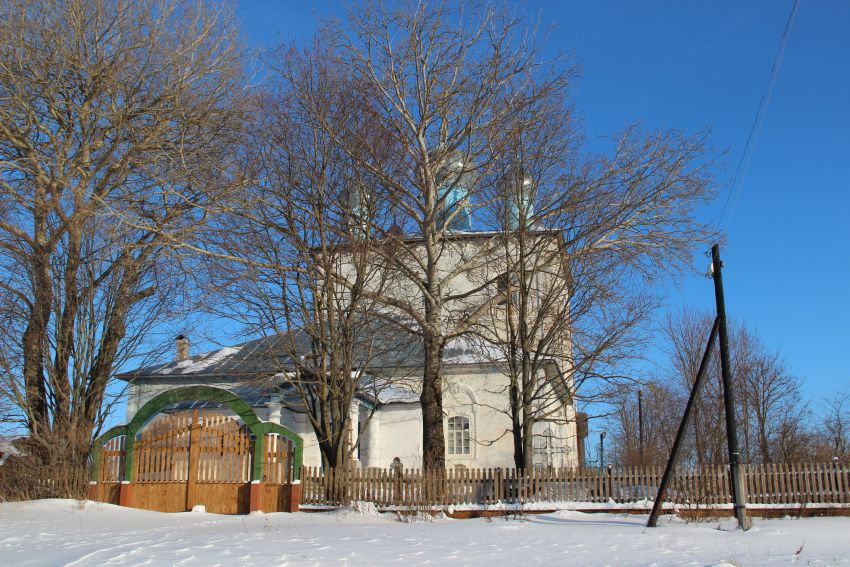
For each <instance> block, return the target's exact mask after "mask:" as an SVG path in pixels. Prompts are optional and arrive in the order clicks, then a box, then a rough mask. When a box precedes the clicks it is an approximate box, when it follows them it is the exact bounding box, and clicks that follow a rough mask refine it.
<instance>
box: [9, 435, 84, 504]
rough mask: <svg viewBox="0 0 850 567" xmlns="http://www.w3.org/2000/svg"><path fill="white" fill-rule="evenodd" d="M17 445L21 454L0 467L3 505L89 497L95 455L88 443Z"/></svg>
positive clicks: (26, 442) (26, 443)
mask: <svg viewBox="0 0 850 567" xmlns="http://www.w3.org/2000/svg"><path fill="white" fill-rule="evenodd" d="M16 446H17V448H18V450H19V451H20V454H19V455H12V456H10V457H9V458H7V459H6V462H5V463H4V464H3V465H2V466H0V502H8V501H18V500H35V499H39V498H76V499H82V498H85V497H86V491H87V488H88V480H89V465H88V457H89V454H90V452H91V447H90V446H89V445H88V444H87V443H79V444H75V443H69V442H67V441H64V442H61V441H60V442H58V443H53V444H41V443H35V442H32V441H29V440H26V439H24V440H21V441H19V442H18V443H16Z"/></svg>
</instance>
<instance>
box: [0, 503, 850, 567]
mask: <svg viewBox="0 0 850 567" xmlns="http://www.w3.org/2000/svg"><path fill="white" fill-rule="evenodd" d="M645 522H646V516H627V515H618V514H611V513H599V514H583V513H580V512H569V511H564V512H557V513H554V514H547V515H539V516H531V515H530V516H527V517H525V518H519V519H517V518H512V519H507V520H506V519H503V518H492V519H490V520H487V519H475V520H451V519H438V520H434V521H413V522H400V521H398V520H397V519H396V518H395V516H393V515H391V514H384V515H381V514H378V513H377V512H376V511H375V510H374V509H372V508H370V507H369V506H368V505H364V506H362V508H361V509H359V510H358V509H349V510H341V511H336V512H331V513H304V512H302V513H299V514H252V515H250V516H220V515H215V514H206V513H198V512H187V513H184V514H160V513H157V512H148V511H144V510H134V509H130V508H120V507H117V506H112V505H109V504H100V503H95V502H86V503H78V502H76V501H72V500H41V501H36V502H24V503H2V504H0V565H9V566H18V565H304V566H307V565H334V566H337V565H340V566H341V565H388V564H402V565H405V566H412V565H424V564H431V565H446V564H450V565H513V566H515V567H519V566H520V565H523V566H524V565H553V566H560V565H617V566H620V565H698V566H703V565H728V564H732V565H739V566H743V565H850V518H804V519H791V518H788V519H782V520H759V519H756V520H755V525H754V527H753V529H752V530H750V531H749V532H747V533H742V532H740V531H736V530H734V522H733V521H731V520H723V521H720V522H718V521H714V522H706V523H685V522H682V521H680V520H674V519H672V520H671V518H670V517H669V516H666V517H664V518H662V521H661V522H660V524H659V525H660V527H659V528H656V529H647V528H645V527H644V523H645Z"/></svg>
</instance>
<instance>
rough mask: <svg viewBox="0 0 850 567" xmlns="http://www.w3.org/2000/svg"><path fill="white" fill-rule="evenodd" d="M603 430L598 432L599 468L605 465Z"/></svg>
mask: <svg viewBox="0 0 850 567" xmlns="http://www.w3.org/2000/svg"><path fill="white" fill-rule="evenodd" d="M605 433H606V432H605V431H603V432H602V433H600V434H599V468H600V469H601V468H604V467H605Z"/></svg>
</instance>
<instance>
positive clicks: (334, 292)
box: [200, 44, 387, 468]
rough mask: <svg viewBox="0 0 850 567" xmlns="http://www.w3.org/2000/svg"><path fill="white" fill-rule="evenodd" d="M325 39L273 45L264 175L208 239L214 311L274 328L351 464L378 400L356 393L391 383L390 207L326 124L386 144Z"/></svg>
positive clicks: (267, 330) (290, 376)
mask: <svg viewBox="0 0 850 567" xmlns="http://www.w3.org/2000/svg"><path fill="white" fill-rule="evenodd" d="M314 47H315V50H313V51H310V50H308V51H306V52H300V51H297V50H295V49H287V48H282V49H280V50H279V51H277V52H276V53H273V54H272V57H271V58H270V67H271V69H272V73H271V77H270V79H269V84H268V85H267V89H266V92H265V94H264V96H263V97H262V100H261V104H260V105H259V106H258V108H257V117H258V122H257V128H256V131H257V132H258V133H259V134H257V135H255V136H253V137H252V142H251V145H250V147H251V152H252V155H253V156H254V158H255V164H256V166H257V167H256V172H255V175H254V177H255V183H254V184H252V186H251V187H250V188H248V189H247V190H246V191H245V192H244V193H242V194H241V195H239V196H238V198H234V199H231V200H230V202H229V203H228V209H227V212H226V213H225V214H223V215H221V216H220V217H219V218H217V220H216V222H215V224H214V225H211V227H210V228H211V230H210V231H209V232H208V233H206V234H205V238H204V243H203V244H202V245H200V246H202V247H203V251H204V253H205V256H206V257H207V262H209V266H210V268H211V269H210V270H209V271H207V272H205V273H206V274H207V278H208V280H209V281H210V282H212V283H213V284H214V285H215V287H216V289H215V292H216V294H215V297H216V300H217V305H216V306H214V307H213V306H211V308H212V309H213V311H215V312H216V313H217V314H219V315H220V316H223V317H228V318H230V319H233V320H235V321H237V322H238V323H239V325H240V327H241V330H242V332H245V333H251V334H265V335H271V336H273V337H274V341H273V342H272V343H271V344H272V345H273V348H274V350H273V351H272V352H269V353H268V354H269V355H270V356H274V357H276V358H278V360H279V362H280V366H281V370H282V371H283V372H285V373H286V380H285V386H286V387H287V388H291V389H292V391H293V392H294V396H295V399H292V400H289V401H290V402H291V409H292V410H293V411H296V412H303V413H304V414H305V415H306V416H307V419H308V421H309V423H310V425H311V426H312V429H313V431H314V432H315V434H316V437H317V440H318V445H319V449H320V452H321V455H322V461H323V464H324V466H326V467H332V468H345V467H347V466H348V463H349V460H350V458H351V456H352V454H353V452H354V451H355V450H356V448H357V445H356V442H355V441H354V439H355V438H356V439H359V433H360V432H362V430H363V429H365V427H366V426H367V424H368V422H369V419H370V418H371V415H372V412H374V409H375V407H377V404H372V405H371V409H370V410H369V411H368V412H367V414H366V415H363V416H360V415H356V414H353V413H352V408H353V403H354V401H355V396H357V395H358V394H365V395H368V396H370V397H372V398H376V397H377V396H378V395H379V394H380V391H381V389H382V388H383V386H384V382H383V381H382V380H381V379H380V378H376V377H374V376H370V375H369V374H368V372H369V365H370V362H371V361H372V359H373V358H374V357H375V356H377V355H379V354H383V353H384V349H385V343H386V338H385V337H384V333H385V330H384V323H383V322H382V321H381V320H380V319H379V318H377V317H376V316H375V314H376V313H377V311H378V309H377V308H376V306H375V299H374V294H380V293H381V292H382V289H383V287H384V279H385V278H384V274H385V270H381V269H376V266H375V265H374V263H373V260H374V257H375V255H374V254H373V252H372V250H373V248H374V242H375V236H374V231H373V227H375V226H378V225H380V224H381V223H380V222H379V221H378V219H379V218H380V217H382V216H383V215H386V214H387V211H386V210H384V209H381V208H379V205H380V203H381V202H382V201H381V200H379V199H377V198H374V196H375V195H376V194H378V193H379V192H380V180H379V179H377V178H375V176H374V174H373V173H372V172H371V171H370V170H369V169H368V168H364V167H362V166H360V165H358V164H357V162H356V161H354V160H352V159H351V157H350V156H349V155H348V154H347V153H346V152H345V151H343V149H342V148H341V146H340V145H339V143H338V142H337V140H335V139H334V137H333V136H331V135H329V133H328V128H327V126H326V125H327V124H329V123H332V124H346V127H347V128H350V129H352V130H353V131H356V132H357V133H358V136H359V139H361V140H362V141H363V142H364V143H369V145H370V151H373V152H378V151H379V150H380V147H381V145H382V142H381V139H380V130H379V129H374V128H373V127H372V124H370V122H369V120H368V118H369V114H368V112H364V111H363V109H364V104H368V102H367V101H364V100H363V97H362V96H360V95H357V93H355V92H353V91H351V90H347V89H346V88H343V86H347V85H344V83H343V76H342V75H340V74H339V71H340V70H339V69H338V68H334V67H332V66H329V65H328V64H327V61H326V54H325V53H323V52H321V51H320V49H321V48H320V46H319V45H318V44H317V45H316V46H314ZM367 289H368V290H369V291H370V294H369V295H368V296H367V294H365V293H364V291H365V290H367ZM355 433H357V434H356V435H355Z"/></svg>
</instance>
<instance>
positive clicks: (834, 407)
mask: <svg viewBox="0 0 850 567" xmlns="http://www.w3.org/2000/svg"><path fill="white" fill-rule="evenodd" d="M824 405H825V411H824V414H823V416H822V417H821V421H820V426H819V428H818V429H819V431H818V440H819V443H818V445H819V446H818V447H817V449H816V452H817V456H818V458H820V459H823V460H835V459H837V460H838V461H840V462H843V463H846V462H847V461H848V459H850V392H848V391H847V389H845V390H843V391H840V392H838V393H836V394H835V395H834V396H833V397H831V398H829V399H827V400H826V401H825V404H824Z"/></svg>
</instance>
